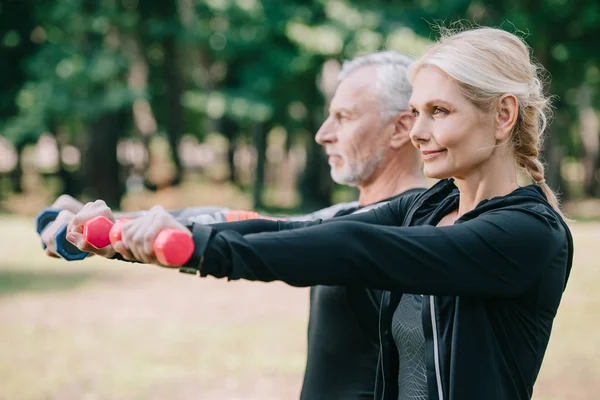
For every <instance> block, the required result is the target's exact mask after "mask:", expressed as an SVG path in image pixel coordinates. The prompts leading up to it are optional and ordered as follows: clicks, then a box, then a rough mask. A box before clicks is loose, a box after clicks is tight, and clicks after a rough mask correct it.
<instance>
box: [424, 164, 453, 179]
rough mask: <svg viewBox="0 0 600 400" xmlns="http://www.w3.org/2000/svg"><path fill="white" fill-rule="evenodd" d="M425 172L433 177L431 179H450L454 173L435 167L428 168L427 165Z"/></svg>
mask: <svg viewBox="0 0 600 400" xmlns="http://www.w3.org/2000/svg"><path fill="white" fill-rule="evenodd" d="M423 174H424V175H425V176H426V177H427V178H431V179H440V180H441V179H448V178H451V177H452V175H451V174H449V173H448V171H440V170H438V169H434V168H427V167H425V168H424V169H423Z"/></svg>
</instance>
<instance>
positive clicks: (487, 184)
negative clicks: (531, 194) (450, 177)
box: [454, 157, 519, 217]
mask: <svg viewBox="0 0 600 400" xmlns="http://www.w3.org/2000/svg"><path fill="white" fill-rule="evenodd" d="M454 183H455V185H456V187H458V190H459V191H460V202H459V205H458V217H460V216H462V215H463V214H465V213H467V212H469V211H471V210H473V209H475V207H477V204H479V203H480V202H482V201H483V200H486V199H491V198H493V197H498V196H506V195H507V194H509V193H511V192H512V191H513V190H515V189H516V188H518V187H519V185H518V183H517V168H516V165H515V164H514V162H513V163H510V162H507V160H506V159H504V160H502V159H501V157H492V158H490V159H489V160H487V161H486V162H485V164H483V165H481V166H479V167H478V168H476V169H475V170H473V171H470V172H469V174H468V175H465V176H464V177H456V178H455V181H454Z"/></svg>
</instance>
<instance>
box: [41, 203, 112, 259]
mask: <svg viewBox="0 0 600 400" xmlns="http://www.w3.org/2000/svg"><path fill="white" fill-rule="evenodd" d="M64 212H65V211H62V212H61V213H60V214H59V217H60V215H62V213H64ZM98 216H103V217H106V218H107V219H109V220H110V221H112V222H113V223H114V222H115V217H114V216H113V213H112V210H111V209H110V208H109V207H108V206H107V205H106V203H105V202H104V201H102V200H96V201H94V202H92V203H87V204H86V205H84V206H83V208H82V209H81V211H79V212H78V213H77V214H75V215H74V216H73V217H72V218H71V219H70V221H68V225H67V240H68V241H69V242H71V243H73V244H74V245H75V246H76V247H77V248H78V249H79V250H82V251H87V252H89V253H92V254H97V255H99V256H102V257H106V258H111V257H112V256H114V255H115V250H114V249H113V248H112V246H111V245H108V246H106V247H103V248H101V249H97V248H95V247H94V246H92V245H91V244H89V243H88V242H86V240H85V238H84V236H83V225H84V224H85V223H86V221H89V220H90V219H92V218H95V217H98ZM57 220H58V218H57ZM55 223H56V222H55ZM63 223H64V221H63ZM61 225H62V224H61ZM44 233H45V231H44Z"/></svg>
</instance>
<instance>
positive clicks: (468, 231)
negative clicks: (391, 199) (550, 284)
mask: <svg viewBox="0 0 600 400" xmlns="http://www.w3.org/2000/svg"><path fill="white" fill-rule="evenodd" d="M374 211H375V212H377V211H378V210H374ZM367 214H370V213H367ZM364 217H366V215H365V216H363V218H364ZM372 218H374V217H373V216H371V219H372ZM557 218H558V217H553V216H541V215H538V214H535V213H530V212H528V211H526V210H525V211H523V210H517V209H514V210H512V209H503V210H495V211H490V212H488V213H485V214H482V215H480V216H478V217H477V218H475V219H473V220H470V221H466V222H462V223H457V224H455V225H453V226H448V227H439V228H438V227H434V226H420V227H397V226H385V225H384V226H382V225H373V224H371V223H366V222H369V221H367V218H365V220H353V219H351V218H341V219H336V220H332V221H330V223H326V224H321V225H317V226H309V227H305V228H301V229H295V230H291V231H286V232H276V233H262V234H249V235H245V236H244V235H242V234H240V233H238V232H233V231H221V232H212V233H211V235H212V236H211V240H210V241H209V242H208V246H207V248H206V251H205V253H204V260H203V264H202V266H201V267H200V274H201V275H202V276H206V275H212V276H215V277H218V278H221V277H227V278H229V279H247V280H259V281H274V280H279V281H283V282H286V283H288V284H290V285H294V286H313V285H347V286H361V287H368V288H373V289H381V290H398V291H402V292H404V293H419V294H434V295H487V296H515V295H519V294H520V293H522V292H524V291H525V290H526V289H527V288H528V287H530V286H531V285H532V284H533V283H534V282H535V281H536V279H538V278H539V277H540V275H541V274H542V273H544V270H545V269H546V268H547V267H548V266H549V265H550V264H551V261H552V260H553V258H554V256H555V255H556V254H557V253H558V252H559V251H561V250H562V249H564V246H566V243H567V235H566V233H565V228H563V226H562V224H561V222H559V221H558V220H557Z"/></svg>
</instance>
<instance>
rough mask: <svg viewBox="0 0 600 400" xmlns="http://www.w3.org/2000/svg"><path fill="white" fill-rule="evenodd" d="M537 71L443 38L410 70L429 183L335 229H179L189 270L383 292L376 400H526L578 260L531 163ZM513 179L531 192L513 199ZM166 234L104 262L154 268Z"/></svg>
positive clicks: (509, 50) (254, 224)
mask: <svg viewBox="0 0 600 400" xmlns="http://www.w3.org/2000/svg"><path fill="white" fill-rule="evenodd" d="M538 74H539V69H538V67H536V66H534V65H533V64H532V63H531V60H530V56H529V51H528V48H527V46H526V45H525V44H524V43H523V42H522V41H521V40H520V39H519V38H518V37H516V36H514V35H512V34H510V33H507V32H504V31H501V30H497V29H490V28H481V29H475V30H471V31H465V32H461V33H458V34H454V35H450V36H447V37H445V38H442V39H441V40H440V41H438V42H437V43H436V44H435V45H434V46H433V47H432V48H431V49H430V50H429V51H428V52H427V53H426V54H425V55H424V56H423V57H421V58H420V59H419V60H417V62H416V63H415V64H414V65H413V66H412V68H411V70H410V78H411V81H412V84H413V94H412V97H411V101H410V104H411V109H412V111H413V113H414V115H415V117H416V122H415V125H414V127H413V129H412V132H411V140H412V142H413V144H414V145H415V146H416V147H417V148H418V149H419V150H420V151H421V153H422V157H423V161H424V171H425V174H426V175H427V176H429V177H431V178H437V179H440V180H441V181H440V182H439V183H438V184H436V185H435V186H434V187H432V188H431V189H429V190H428V191H427V192H425V193H424V194H422V195H420V196H418V197H417V198H416V199H415V200H402V199H401V200H397V201H394V202H391V203H389V204H388V205H386V206H384V207H381V208H379V209H377V210H373V211H371V212H369V213H364V214H359V215H352V216H348V217H343V218H338V219H335V220H331V221H316V222H309V223H286V222H277V221H267V220H256V221H245V222H238V223H232V224H220V225H213V226H201V225H194V226H191V227H188V228H189V229H190V230H191V232H192V233H193V237H194V240H195V243H196V251H195V254H194V256H193V258H192V260H191V261H190V263H188V265H187V267H186V269H185V270H184V271H192V272H196V271H199V273H200V275H201V276H207V275H212V276H215V277H219V278H221V277H227V278H228V279H249V280H260V281H272V280H281V281H284V282H287V283H289V284H291V285H295V286H312V285H318V284H320V285H323V284H325V285H327V284H330V285H349V286H361V287H371V288H375V289H383V290H387V291H389V294H388V295H387V296H386V297H384V301H383V304H382V306H383V307H382V315H381V318H380V324H381V348H382V352H381V358H380V365H379V368H380V375H379V376H380V379H379V380H378V392H379V393H378V395H377V398H378V399H398V398H400V399H407V398H418V399H429V400H433V399H529V398H531V396H532V391H533V386H534V382H535V380H536V377H537V374H538V372H539V369H540V367H541V364H542V359H543V356H544V353H545V350H546V347H547V344H548V340H549V337H550V331H551V327H552V322H553V319H554V316H555V314H556V311H557V308H558V305H559V303H560V300H561V296H562V292H563V290H564V287H565V284H566V282H567V278H568V274H569V270H570V267H571V262H572V255H573V244H572V239H571V235H570V232H569V228H568V227H567V225H566V224H565V222H564V221H563V216H562V214H561V212H560V210H559V208H558V203H557V199H556V197H555V195H554V194H553V193H552V191H551V189H550V188H549V187H548V185H547V184H546V182H545V180H544V168H543V165H542V164H541V163H540V161H539V160H538V154H539V150H540V137H541V135H542V133H543V131H544V129H545V127H546V112H547V111H548V107H549V104H548V99H547V98H545V97H544V94H543V90H542V83H541V81H540V78H539V76H538ZM519 171H520V172H524V173H525V174H527V175H529V177H531V179H532V180H533V181H534V182H535V184H533V185H529V186H524V187H519V185H518V183H517V175H518V172H519ZM165 227H180V228H182V229H184V227H181V226H180V225H179V224H178V223H177V222H176V221H173V220H172V218H171V217H169V216H168V214H165V213H164V212H163V211H162V210H161V209H158V208H157V209H154V210H152V211H151V212H150V214H149V215H148V216H147V217H144V218H141V219H139V220H136V221H134V222H131V223H129V224H128V225H125V226H124V228H123V241H122V242H120V243H117V244H116V245H115V250H116V251H118V252H120V253H121V254H122V255H123V257H124V258H126V259H137V260H142V261H145V262H155V259H154V258H153V253H152V242H153V239H154V237H155V235H156V233H157V232H158V231H159V230H160V229H162V228H165ZM263 231H272V232H268V233H257V234H253V233H252V232H263ZM72 239H73V240H75V239H76V238H72ZM421 295H423V296H421ZM398 360H402V361H401V362H400V363H399V362H398ZM406 360H410V361H406Z"/></svg>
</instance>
